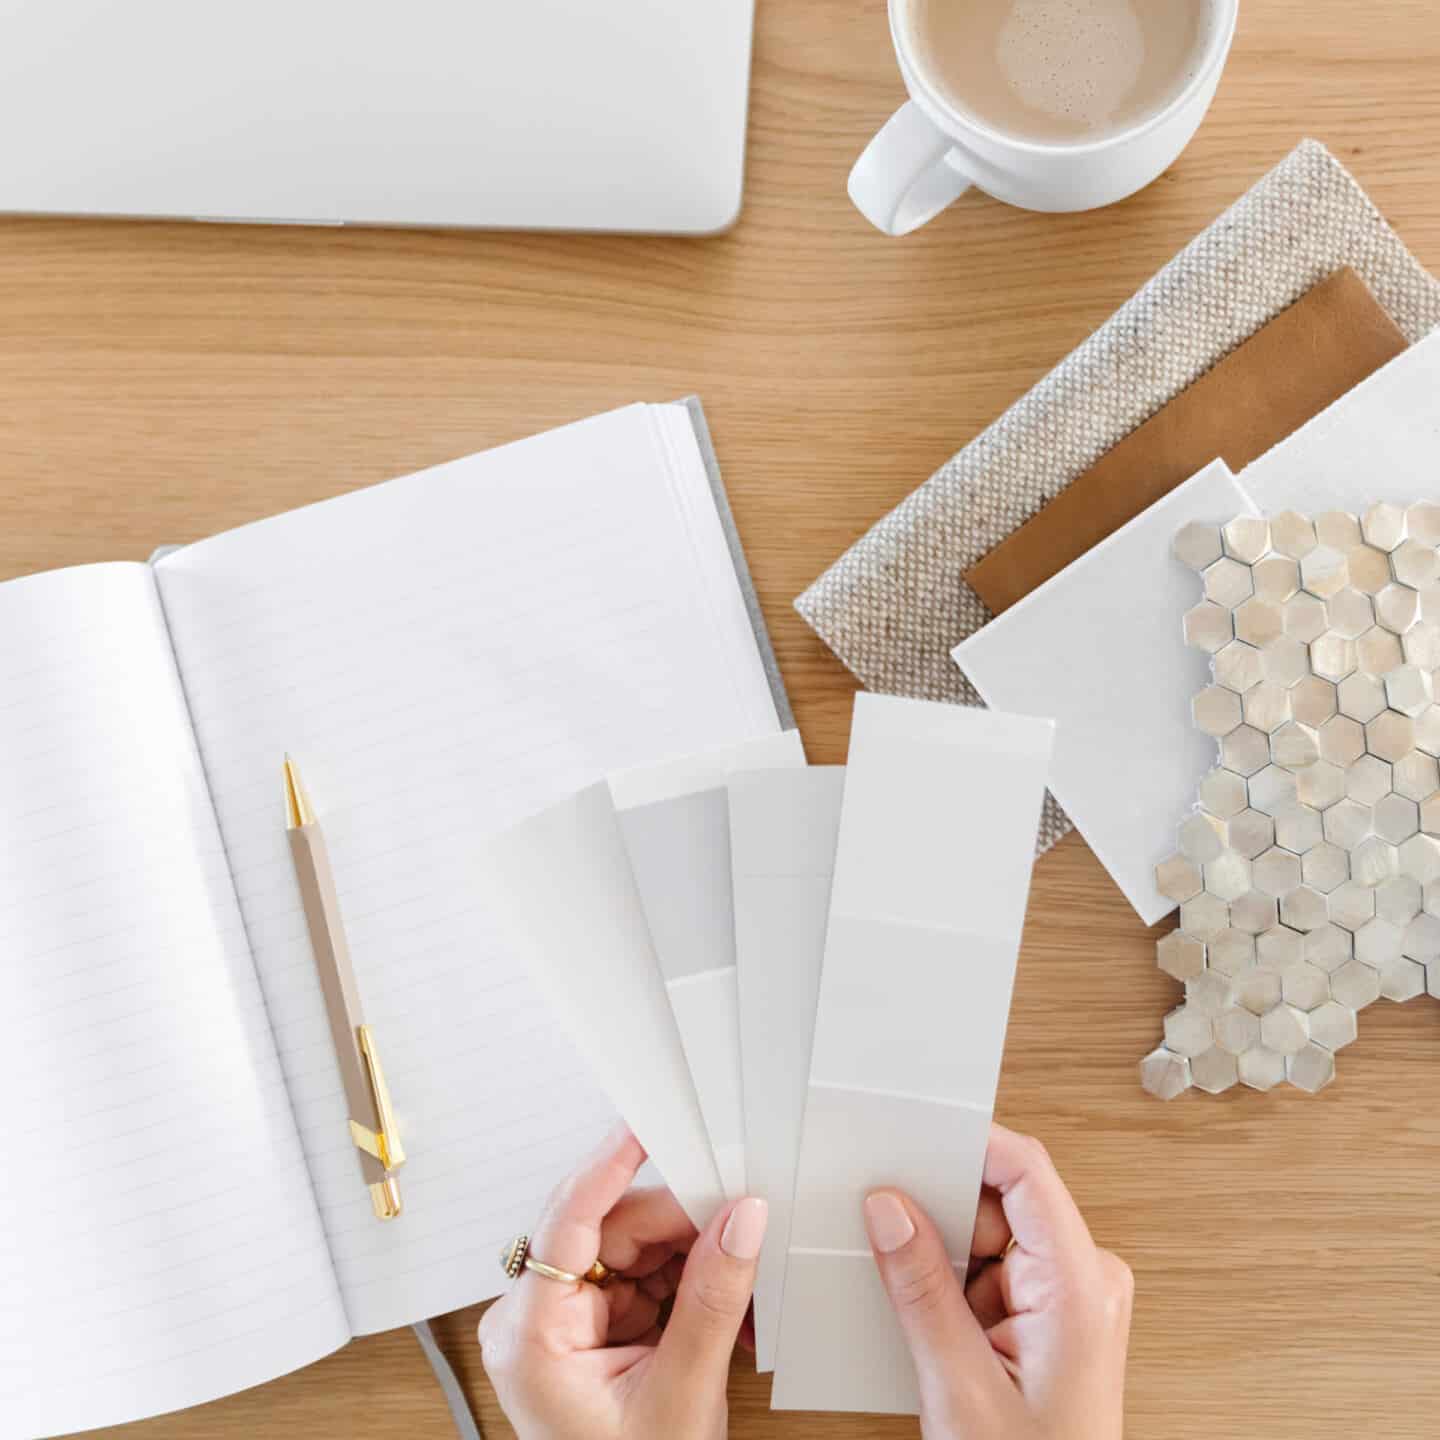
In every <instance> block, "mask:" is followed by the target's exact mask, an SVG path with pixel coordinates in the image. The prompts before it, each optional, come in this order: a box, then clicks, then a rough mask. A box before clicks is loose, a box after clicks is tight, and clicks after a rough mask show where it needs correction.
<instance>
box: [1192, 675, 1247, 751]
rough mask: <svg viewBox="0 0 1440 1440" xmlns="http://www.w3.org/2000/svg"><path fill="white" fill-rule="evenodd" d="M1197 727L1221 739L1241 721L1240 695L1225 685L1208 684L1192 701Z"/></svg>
mask: <svg viewBox="0 0 1440 1440" xmlns="http://www.w3.org/2000/svg"><path fill="white" fill-rule="evenodd" d="M1190 713H1191V715H1192V716H1193V717H1194V720H1195V724H1196V727H1197V728H1198V729H1200V730H1203V731H1204V732H1205V734H1207V735H1213V736H1214V737H1215V739H1217V740H1218V739H1220V738H1221V736H1223V735H1228V734H1229V733H1230V732H1231V731H1232V730H1233V729H1234V728H1235V727H1236V726H1237V725H1238V724H1239V723H1240V697H1239V696H1238V695H1237V694H1236V693H1235V692H1234V691H1233V690H1227V689H1225V687H1224V686H1223V685H1207V686H1206V687H1205V688H1204V689H1203V690H1202V691H1201V692H1200V693H1199V694H1198V695H1197V696H1196V697H1195V698H1194V699H1193V700H1192V701H1191V702H1190Z"/></svg>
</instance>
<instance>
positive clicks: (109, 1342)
mask: <svg viewBox="0 0 1440 1440" xmlns="http://www.w3.org/2000/svg"><path fill="white" fill-rule="evenodd" d="M0 956H3V963H0V1013H3V1015H4V1018H5V1043H4V1045H3V1047H0V1094H3V1097H4V1109H5V1116H6V1136H5V1148H6V1158H7V1162H8V1163H7V1167H6V1168H7V1174H8V1176H9V1179H8V1181H7V1184H6V1187H5V1194H6V1198H5V1206H6V1219H5V1225H4V1227H3V1229H0V1436H5V1437H12V1436H14V1437H21V1436H25V1437H28V1436H32V1435H36V1434H46V1435H52V1434H56V1433H62V1432H64V1433H68V1432H70V1431H73V1430H82V1429H89V1428H91V1427H93V1426H97V1425H108V1424H118V1423H121V1422H123V1421H128V1420H133V1419H136V1418H138V1417H140V1416H144V1415H151V1414H155V1413H158V1412H160V1411H164V1410H173V1409H177V1408H179V1407H181V1406H186V1405H193V1404H197V1403H198V1402H200V1401H202V1400H209V1399H212V1398H214V1397H216V1396H218V1395H224V1394H228V1393H229V1392H231V1391H234V1390H239V1389H243V1388H245V1387H246V1386H249V1385H256V1384H259V1383H260V1382H261V1381H264V1380H268V1379H271V1378H272V1377H274V1376H276V1375H279V1374H283V1373H284V1372H286V1371H289V1370H294V1369H297V1368H298V1367H299V1366H301V1365H305V1364H308V1363H309V1362H310V1361H312V1360H315V1359H318V1358H319V1357H320V1356H321V1355H323V1354H325V1353H327V1352H328V1351H330V1350H333V1349H335V1348H336V1347H337V1346H340V1345H343V1344H344V1343H345V1341H346V1340H347V1339H348V1338H349V1333H348V1330H347V1327H346V1323H345V1315H344V1310H343V1308H342V1306H341V1302H340V1297H339V1294H338V1292H337V1290H336V1287H335V1282H334V1277H333V1275H332V1273H331V1269H330V1262H329V1256H328V1254H327V1252H326V1245H325V1237H324V1234H323V1233H322V1231H321V1228H320V1225H319V1221H318V1216H317V1212H316V1209H315V1203H314V1198H313V1195H312V1192H311V1188H310V1181H309V1177H308V1175H307V1174H306V1169H305V1162H304V1157H303V1156H302V1154H301V1151H300V1146H299V1144H298V1142H297V1137H296V1132H295V1127H294V1125H293V1122H292V1121H291V1118H290V1111H289V1106H288V1104H287V1101H286V1095H285V1087H284V1083H283V1080H282V1078H281V1074H280V1067H279V1064H278V1061H277V1058H276V1055H275V1050H274V1047H273V1045H272V1042H271V1039H270V1034H269V1030H268V1028H267V1026H266V1021H265V1010H264V1005H263V1004H262V1001H261V997H260V992H259V988H258V986H257V984H256V980H255V973H254V970H253V968H252V966H251V963H250V956H249V952H248V950H247V948H246V944H245V935H244V930H243V927H242V925H241V921H240V914H239V910H238V908H237V906H236V903H235V895H234V891H233V889H232V887H231V884H230V878H229V875H228V873H227V871H226V867H225V856H224V852H223V850H222V848H221V843H220V836H219V833H218V832H217V830H216V827H215V821H214V817H213V815H212V813H211V810H210V805H209V800H208V798H207V796H206V793H205V777H204V775H203V773H202V772H201V769H200V761H199V757H198V755H197V754H196V751H195V744H194V741H193V739H192V737H191V733H190V728H189V724H188V722H187V720H186V715H185V701H184V698H183V696H182V695H181V693H180V687H179V684H178V681H177V679H176V674H175V666H174V662H173V660H172V658H171V653H170V646H169V642H168V640H167V638H166V635H165V621H164V617H163V616H162V615H161V613H160V606H159V602H158V598H157V596H156V591H155V582H154V578H153V576H152V574H151V572H150V570H149V568H148V567H146V566H144V565H94V566H88V567H85V568H83V569H78V570H68V571H59V572H56V573H54V574H50V575H37V576H34V577H32V578H30V579H25V580H17V581H13V582H11V583H10V584H7V585H0Z"/></svg>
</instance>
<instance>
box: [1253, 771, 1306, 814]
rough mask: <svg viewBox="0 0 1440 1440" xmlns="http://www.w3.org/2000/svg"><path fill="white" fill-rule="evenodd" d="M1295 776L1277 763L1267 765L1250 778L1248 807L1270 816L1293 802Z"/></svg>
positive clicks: (1294, 796)
mask: <svg viewBox="0 0 1440 1440" xmlns="http://www.w3.org/2000/svg"><path fill="white" fill-rule="evenodd" d="M1295 798H1296V785H1295V776H1294V774H1293V773H1292V772H1291V771H1289V770H1282V769H1281V768H1280V766H1278V765H1267V766H1266V767H1265V768H1264V769H1263V770H1261V771H1259V772H1258V773H1256V774H1255V775H1253V776H1251V778H1250V808H1251V809H1252V810H1258V811H1260V813H1261V814H1262V815H1269V816H1271V817H1272V818H1273V817H1274V816H1276V815H1278V814H1279V813H1280V812H1281V811H1282V810H1285V809H1287V808H1288V807H1289V806H1291V805H1293V804H1294V803H1295Z"/></svg>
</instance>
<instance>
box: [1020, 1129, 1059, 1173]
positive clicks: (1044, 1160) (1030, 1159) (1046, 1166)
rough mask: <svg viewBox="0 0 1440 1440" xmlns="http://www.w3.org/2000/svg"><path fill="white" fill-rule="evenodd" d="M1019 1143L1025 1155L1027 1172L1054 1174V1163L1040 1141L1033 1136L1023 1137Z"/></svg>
mask: <svg viewBox="0 0 1440 1440" xmlns="http://www.w3.org/2000/svg"><path fill="white" fill-rule="evenodd" d="M1020 1143H1021V1148H1022V1149H1023V1150H1024V1153H1025V1168H1026V1169H1027V1170H1030V1171H1050V1172H1052V1173H1053V1172H1054V1170H1055V1162H1054V1161H1053V1160H1052V1159H1051V1158H1050V1152H1049V1151H1048V1150H1047V1149H1046V1148H1045V1144H1044V1142H1043V1141H1042V1140H1037V1139H1036V1138H1035V1136H1033V1135H1024V1136H1022V1137H1021V1141H1020Z"/></svg>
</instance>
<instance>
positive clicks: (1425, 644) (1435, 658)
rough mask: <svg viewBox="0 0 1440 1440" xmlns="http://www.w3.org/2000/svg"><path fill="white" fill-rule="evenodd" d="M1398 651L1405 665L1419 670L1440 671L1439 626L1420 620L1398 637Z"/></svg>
mask: <svg viewBox="0 0 1440 1440" xmlns="http://www.w3.org/2000/svg"><path fill="white" fill-rule="evenodd" d="M1400 649H1401V652H1402V653H1403V654H1404V656H1405V663H1406V664H1407V665H1417V666H1419V668H1420V669H1421V670H1437V669H1440V626H1436V625H1432V624H1430V623H1429V622H1428V621H1425V620H1422V621H1421V622H1420V623H1419V624H1418V625H1412V626H1411V627H1410V629H1409V630H1407V631H1406V632H1405V633H1404V634H1403V635H1402V636H1401V637H1400Z"/></svg>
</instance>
